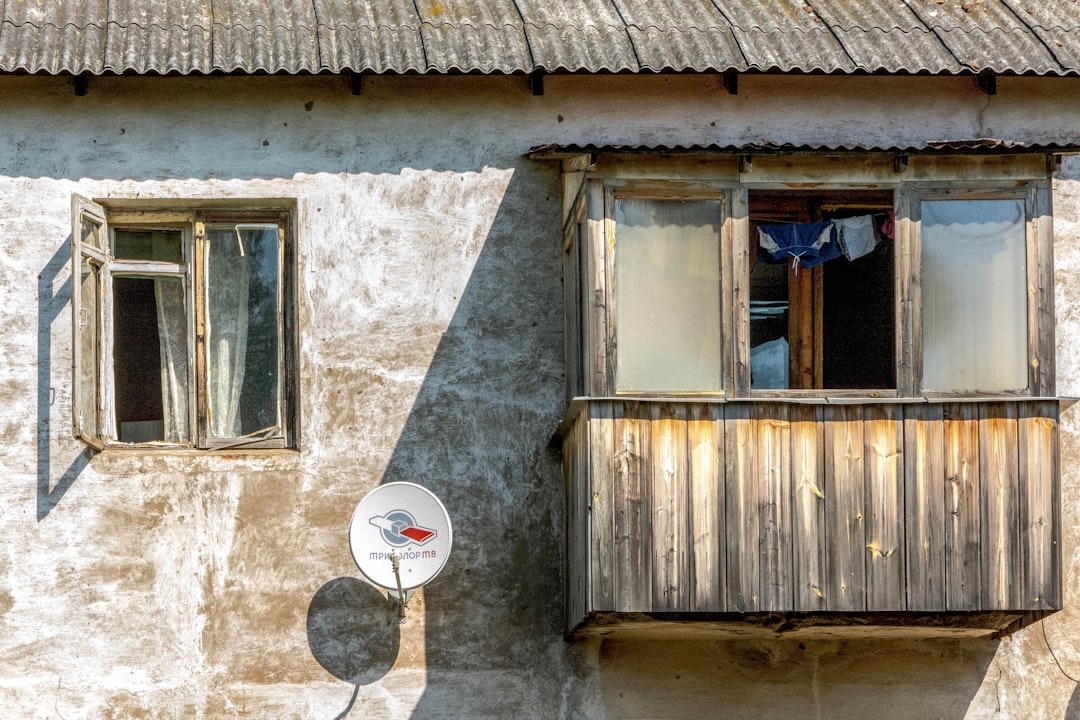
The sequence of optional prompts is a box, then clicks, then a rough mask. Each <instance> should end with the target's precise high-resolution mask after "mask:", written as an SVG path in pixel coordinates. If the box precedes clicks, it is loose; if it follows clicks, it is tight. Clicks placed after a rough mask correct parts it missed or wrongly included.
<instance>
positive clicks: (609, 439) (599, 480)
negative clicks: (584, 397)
mask: <svg viewBox="0 0 1080 720" xmlns="http://www.w3.org/2000/svg"><path fill="white" fill-rule="evenodd" d="M612 413H613V404H612V403H611V402H610V401H592V402H590V403H589V407H588V409H587V410H586V411H585V412H583V413H582V414H581V416H580V417H579V419H578V423H579V424H580V423H581V422H582V420H583V419H584V418H588V420H589V430H588V435H587V437H588V448H589V454H588V456H587V457H586V458H585V459H584V461H583V463H584V472H586V473H587V475H588V485H587V488H588V489H587V493H588V497H587V498H586V500H587V501H588V502H589V504H590V507H591V508H592V511H591V514H590V521H591V522H590V525H589V536H588V542H589V563H588V565H589V590H590V606H589V608H588V609H589V610H599V611H611V610H614V609H615V607H616V605H615V602H616V587H615V581H616V576H615V517H614V509H613V507H612V505H613V502H614V499H615V461H614V457H615V455H614V449H615V439H614V435H613V433H614V426H615V421H614V419H613V415H612Z"/></svg>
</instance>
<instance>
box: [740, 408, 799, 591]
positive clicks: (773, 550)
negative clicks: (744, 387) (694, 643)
mask: <svg viewBox="0 0 1080 720" xmlns="http://www.w3.org/2000/svg"><path fill="white" fill-rule="evenodd" d="M724 426H725V434H726V438H725V443H726V444H725V472H724V476H725V477H724V482H725V496H726V497H725V502H726V512H727V515H726V520H725V524H726V531H727V532H726V537H727V541H726V542H727V568H728V572H727V585H728V587H727V597H728V600H727V602H728V609H729V610H735V611H737V612H762V611H770V612H771V611H777V612H783V611H791V610H792V609H793V603H794V592H793V590H792V582H793V580H792V570H791V568H792V558H791V465H790V458H791V430H790V426H789V423H788V420H787V406H786V405H783V404H781V403H758V404H754V405H752V406H750V405H743V404H738V405H729V406H727V419H726V421H725V424H724Z"/></svg>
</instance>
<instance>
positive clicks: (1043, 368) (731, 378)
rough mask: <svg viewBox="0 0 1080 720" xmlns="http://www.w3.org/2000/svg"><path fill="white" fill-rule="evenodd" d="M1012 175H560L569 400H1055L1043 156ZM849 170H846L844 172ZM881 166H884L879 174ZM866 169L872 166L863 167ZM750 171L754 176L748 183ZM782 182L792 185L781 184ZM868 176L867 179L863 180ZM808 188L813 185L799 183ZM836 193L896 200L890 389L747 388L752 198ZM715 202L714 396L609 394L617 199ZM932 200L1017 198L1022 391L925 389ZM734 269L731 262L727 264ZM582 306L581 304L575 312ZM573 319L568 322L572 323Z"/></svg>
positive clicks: (630, 166) (644, 165)
mask: <svg viewBox="0 0 1080 720" xmlns="http://www.w3.org/2000/svg"><path fill="white" fill-rule="evenodd" d="M1017 158H1019V159H1018V160H1017V162H1016V164H1015V166H1011V165H1010V164H1009V161H1008V158H1004V157H998V156H995V157H992V158H983V157H960V156H950V157H945V158H941V157H934V156H927V157H924V158H918V159H913V161H915V162H917V163H918V165H916V172H911V171H909V170H908V168H907V165H906V164H899V163H896V162H894V159H893V158H891V157H885V156H873V157H869V158H854V159H849V158H840V159H839V160H837V159H836V158H801V159H799V158H797V159H790V158H769V160H770V164H769V165H767V170H766V172H764V173H756V172H754V171H750V170H748V166H749V163H746V162H745V161H742V160H737V159H735V158H708V159H706V160H700V159H698V160H696V161H694V162H690V161H688V160H686V159H680V160H677V161H673V160H671V159H670V158H668V159H665V158H648V159H641V158H635V159H633V160H627V159H624V158H616V159H611V158H609V159H608V162H607V163H606V164H605V162H604V159H603V158H601V160H600V162H599V163H594V164H593V165H591V166H590V167H589V169H588V170H584V171H578V172H575V173H574V174H573V175H571V174H567V176H566V181H567V186H568V189H567V197H568V198H570V201H569V202H568V207H569V208H570V211H569V212H568V213H567V215H566V220H567V223H566V225H565V227H564V230H565V232H564V251H565V252H566V266H567V267H569V265H570V264H571V262H572V260H571V258H576V259H577V267H576V268H575V270H574V274H573V276H571V275H569V274H567V275H565V276H564V278H568V279H569V280H570V281H571V282H572V283H575V284H577V286H578V287H576V288H575V289H574V290H573V291H572V295H571V294H570V291H568V295H567V300H568V303H567V306H566V312H567V327H568V328H569V327H570V326H571V325H573V327H574V328H575V334H574V335H573V336H572V335H570V334H569V333H568V335H567V358H568V365H567V373H568V377H567V391H568V392H567V400H568V401H569V400H571V399H573V397H624V396H640V397H643V398H649V397H672V398H694V397H697V398H702V399H711V398H727V399H754V398H758V399H768V398H774V399H785V398H787V399H799V398H806V399H815V398H821V399H826V398H859V397H865V398H873V399H879V398H890V397H895V398H902V399H903V398H920V397H949V396H955V397H994V396H1001V397H1052V396H1053V395H1054V391H1055V390H1054V351H1053V348H1054V339H1053V328H1054V320H1053V318H1054V312H1053V252H1052V208H1051V182H1050V174H1049V168H1050V167H1051V164H1050V159H1049V158H1044V157H1043V156H1034V155H1022V156H1017ZM848 166H850V167H848ZM883 166H886V167H885V169H883ZM867 168H870V169H869V170H867ZM755 174H757V175H759V176H760V177H757V178H755V177H754V175H755ZM785 175H790V177H785ZM868 176H869V177H868ZM807 180H813V181H814V182H813V183H808V182H806V181H807ZM808 185H809V186H811V187H814V188H820V189H821V190H832V191H846V190H850V191H853V192H854V191H863V190H877V191H882V190H889V191H891V192H892V193H893V198H894V204H893V213H894V218H895V228H896V230H895V242H894V244H893V245H894V313H895V317H894V327H895V344H894V347H893V359H894V363H895V368H896V379H895V385H894V387H892V388H873V389H837V388H828V387H826V388H820V389H814V390H758V389H753V390H752V389H751V387H750V362H749V323H750V321H749V312H748V308H749V299H750V298H749V253H750V252H753V251H754V249H755V242H756V239H755V238H751V237H750V218H749V211H748V206H749V201H748V193H749V192H750V191H752V190H755V189H769V190H779V191H782V190H792V191H794V190H797V189H802V188H805V187H807V186H808ZM709 193H712V194H713V195H714V196H717V197H722V198H723V202H724V219H723V227H722V231H721V238H720V243H721V258H722V267H721V277H722V278H723V280H722V290H721V293H722V301H721V302H722V303H723V304H725V305H726V309H723V310H722V314H721V317H722V318H723V323H724V327H723V328H722V329H721V336H722V338H723V352H722V356H721V357H722V363H723V368H722V373H723V377H724V379H725V380H724V386H723V390H722V391H721V392H708V391H699V392H678V393H669V392H648V391H646V392H642V391H634V390H632V389H627V388H620V387H617V386H616V382H615V377H616V372H617V367H616V363H617V357H618V352H617V347H618V330H617V328H616V327H615V317H616V314H615V313H616V311H617V307H618V290H617V288H615V286H614V285H615V283H614V281H613V280H614V277H615V273H614V263H615V257H616V256H617V253H618V228H617V226H616V223H615V218H614V212H613V211H614V201H615V199H616V197H619V196H631V195H632V196H634V197H651V198H655V199H658V200H662V199H666V198H671V197H702V196H708V194H709ZM940 198H970V199H995V198H1022V199H1023V202H1024V207H1025V224H1024V226H1025V238H1026V256H1027V277H1028V296H1027V309H1026V317H1027V326H1028V327H1027V333H1026V343H1027V347H1026V351H1025V356H1026V357H1027V362H1028V370H1029V372H1028V382H1027V386H1026V387H1024V388H1020V389H1015V388H1013V389H1001V390H1000V391H999V390H994V389H990V390H987V389H979V388H975V389H971V390H957V391H947V392H946V391H925V392H924V390H923V387H922V379H921V373H922V365H921V357H922V314H921V300H922V299H921V295H920V289H919V284H920V278H921V268H920V265H919V263H920V259H921V255H920V243H921V225H920V218H921V214H920V207H921V202H923V201H924V200H931V199H940ZM728 260H730V262H727V261H728ZM571 298H580V305H579V304H578V303H577V302H575V303H573V304H571V303H570V302H569V301H570V300H571ZM571 315H573V316H575V318H574V319H573V320H571V318H570V316H571Z"/></svg>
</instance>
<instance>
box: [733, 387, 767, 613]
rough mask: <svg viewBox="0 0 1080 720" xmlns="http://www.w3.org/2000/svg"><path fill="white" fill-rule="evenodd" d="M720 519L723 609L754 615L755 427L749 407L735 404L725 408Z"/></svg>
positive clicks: (756, 563) (756, 527)
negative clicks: (724, 574)
mask: <svg viewBox="0 0 1080 720" xmlns="http://www.w3.org/2000/svg"><path fill="white" fill-rule="evenodd" d="M725 410H726V412H725V418H724V486H725V492H724V494H725V498H724V503H725V504H724V508H725V513H726V517H725V520H724V530H725V540H724V547H725V550H726V555H727V558H726V569H727V581H726V583H725V585H726V590H727V607H728V610H729V611H732V612H758V611H759V610H761V604H760V598H759V597H758V578H759V577H760V567H761V556H760V548H759V539H760V536H761V528H760V527H759V525H758V505H759V497H760V489H759V483H758V481H757V478H758V476H759V469H758V467H757V457H756V454H755V452H754V450H755V445H756V440H757V438H756V432H755V430H756V428H755V427H754V421H753V418H752V416H751V410H752V406H751V405H749V404H744V403H739V404H735V405H728V406H726V408H725Z"/></svg>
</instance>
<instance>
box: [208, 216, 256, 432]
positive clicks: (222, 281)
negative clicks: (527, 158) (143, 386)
mask: <svg viewBox="0 0 1080 720" xmlns="http://www.w3.org/2000/svg"><path fill="white" fill-rule="evenodd" d="M207 241H208V242H209V245H210V258H209V263H208V267H207V284H208V290H207V296H208V303H209V319H208V327H207V342H208V346H207V365H208V367H207V382H208V383H209V388H208V390H209V396H210V397H209V408H208V413H209V426H210V428H209V429H210V437H214V438H232V437H238V436H239V435H241V434H242V433H241V419H240V397H241V393H242V391H243V389H244V374H245V370H246V367H247V363H246V358H247V352H248V348H247V343H248V317H249V309H248V295H249V285H250V282H251V271H250V269H249V267H248V265H249V262H248V261H249V255H248V254H247V253H246V252H245V251H244V249H243V238H242V237H241V236H240V234H239V232H238V231H237V230H236V228H235V226H232V225H228V226H217V227H214V228H209V227H208V228H207Z"/></svg>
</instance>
